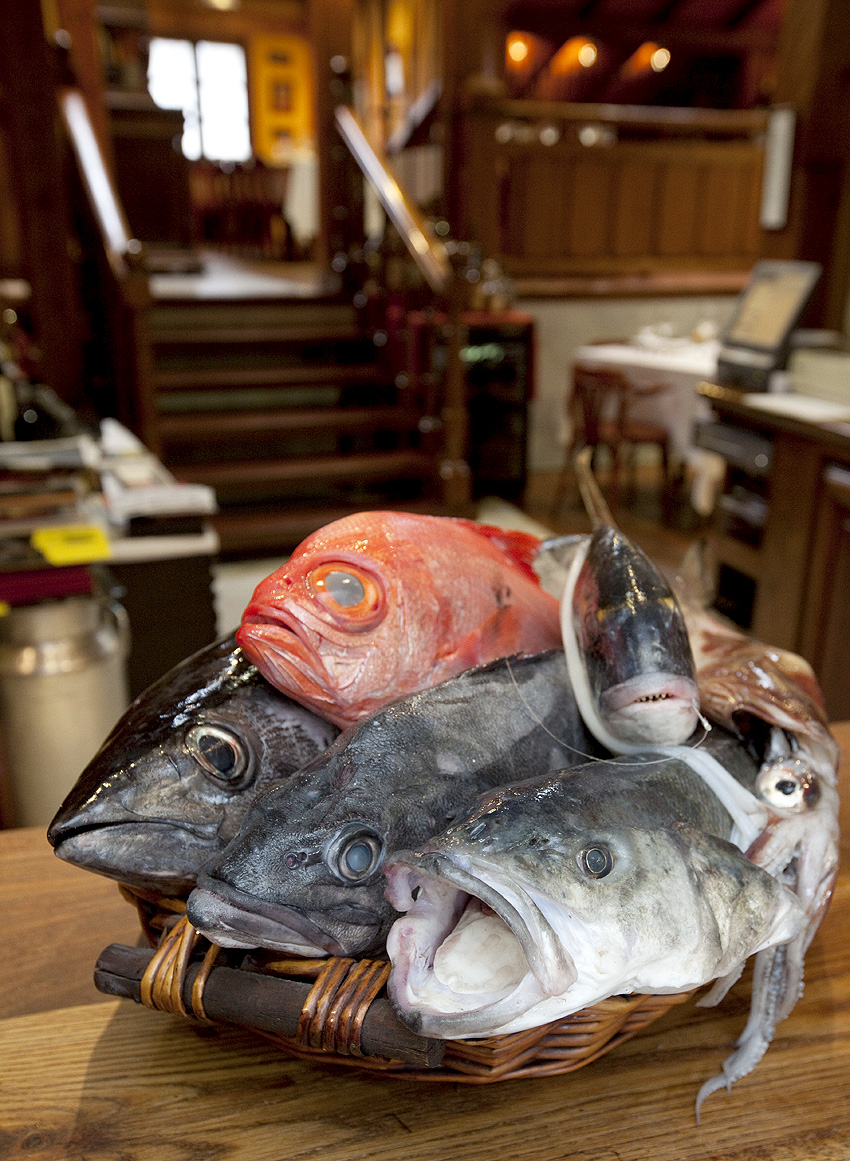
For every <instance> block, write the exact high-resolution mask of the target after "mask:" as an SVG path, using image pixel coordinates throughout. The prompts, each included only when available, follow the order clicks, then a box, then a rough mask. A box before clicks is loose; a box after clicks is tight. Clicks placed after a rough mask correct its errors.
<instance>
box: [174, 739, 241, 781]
mask: <svg viewBox="0 0 850 1161" xmlns="http://www.w3.org/2000/svg"><path fill="white" fill-rule="evenodd" d="M186 748H187V749H188V751H189V753H190V754H191V755H192V757H193V758H194V759H195V761H196V762H198V763H199V765H201V766H202V767H203V768H204V770H205V772H206V773H207V774H208V775H209V776H210V777H211V778H212V780H213V781H214V782H217V783H218V784H219V785H220V786H223V787H225V788H226V789H227V790H238V789H242V787H244V786H245V785H247V783H248V781H249V777H248V775H249V766H250V760H249V754H248V752H247V750H246V749H245V746H244V745H243V743H242V740H241V739H240V738H238V737H237V736H236V735H235V734H232V733H231V732H230V731H229V730H225V729H222V727H221V726H195V727H194V729H191V730H190V731H189V733H188V734H187V735H186Z"/></svg>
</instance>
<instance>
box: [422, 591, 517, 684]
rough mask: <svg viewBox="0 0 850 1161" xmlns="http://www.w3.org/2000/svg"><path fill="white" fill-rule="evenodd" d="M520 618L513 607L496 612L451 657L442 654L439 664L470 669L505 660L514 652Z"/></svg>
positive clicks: (463, 641)
mask: <svg viewBox="0 0 850 1161" xmlns="http://www.w3.org/2000/svg"><path fill="white" fill-rule="evenodd" d="M520 629H521V621H520V615H519V613H518V612H517V609H516V607H515V606H514V605H507V606H505V607H503V608H501V609H496V610H495V611H494V612H493V613H491V614H490V616H489V617H488V618H487V620H486V621H483V622H482V623H481V624H480V625H479V626H478V627H477V628H476V629H474V630H473V631H472V632H471V633H470V634H469V635H468V636H467V637H464V639H463V640H462V641H461V642H460V643H459V644H458V646H457V648H456V649H453V650H452V651H451V653H444V654H442V655H441V657H440V661H443V662H451V663H452V664H453V665H454V664H457V665H459V666H460V667H461V668H462V669H472V668H473V667H474V666H477V665H481V664H482V663H483V662H485V661H489V660H490V659H491V658H492V657H505V656H507V655H508V654H512V653H515V652H516V651H517V646H516V642H517V639H518V637H519V634H520Z"/></svg>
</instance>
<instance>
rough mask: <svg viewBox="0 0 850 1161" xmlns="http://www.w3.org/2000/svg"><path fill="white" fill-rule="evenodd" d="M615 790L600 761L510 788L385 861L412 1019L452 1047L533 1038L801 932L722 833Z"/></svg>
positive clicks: (396, 991) (697, 978) (778, 890)
mask: <svg viewBox="0 0 850 1161" xmlns="http://www.w3.org/2000/svg"><path fill="white" fill-rule="evenodd" d="M600 778H601V779H604V780H606V781H610V782H611V784H610V785H609V786H608V787H607V791H606V792H605V793H604V794H599V793H597V792H596V791H595V790H594V789H593V787H592V785H591V784H592V783H593V782H594V781H596V780H598V779H600ZM611 780H613V781H611ZM571 782H572V783H574V784H573V785H572V786H571ZM616 783H617V772H616V768H615V767H614V766H613V764H611V763H600V764H599V766H598V767H597V768H594V769H593V770H592V771H588V770H587V769H586V768H577V769H576V770H575V771H573V772H571V773H567V774H561V775H555V776H552V777H551V778H548V779H541V780H535V781H533V782H528V783H525V784H519V785H517V786H516V787H514V788H507V789H504V790H501V791H497V792H495V793H493V794H491V795H489V796H487V797H486V798H484V799H483V800H482V801H481V803H480V804H479V806H478V807H477V809H476V810H474V811H473V812H472V813H471V814H470V815H469V816H468V817H467V818H466V819H465V820H464V821H463V822H459V823H457V824H456V825H454V826H452V827H451V828H450V829H448V830H447V831H446V832H445V833H444V834H443V835H442V836H441V837H439V838H437V839H435V840H432V841H431V842H429V843H428V844H427V846H426V847H424V848H423V849H422V850H421V851H420V852H418V853H410V852H401V853H398V854H396V855H395V856H393V858H392V859H391V860H389V861H388V864H387V867H386V877H387V880H388V888H387V897H388V899H389V901H390V902H391V903H392V904H393V906H394V907H395V908H396V909H397V910H399V911H403V912H405V914H404V915H403V917H402V918H400V919H398V920H397V921H396V923H395V924H394V925H393V928H392V930H391V932H390V935H389V937H388V940H387V950H388V952H389V955H390V958H391V960H392V964H393V968H392V974H391V977H390V983H389V991H390V995H391V998H392V1000H393V1002H394V1004H395V1006H396V1008H397V1010H398V1012H399V1015H400V1016H401V1018H402V1019H403V1020H404V1021H405V1022H407V1023H408V1024H409V1025H410V1026H411V1027H413V1028H415V1029H416V1030H418V1031H420V1032H421V1033H422V1034H424V1035H429V1036H438V1037H445V1038H461V1039H462V1038H465V1037H473V1036H489V1035H494V1034H500V1033H505V1032H515V1031H520V1030H522V1029H525V1028H530V1027H535V1026H538V1025H540V1024H544V1023H547V1022H549V1021H551V1020H555V1019H558V1018H561V1017H563V1016H566V1015H568V1014H570V1013H572V1012H575V1011H578V1010H579V1009H581V1008H584V1007H586V1006H587V1005H589V1004H594V1003H598V1002H599V1001H600V1000H602V999H605V998H607V997H609V996H612V995H617V994H623V993H630V992H679V991H687V990H690V989H693V988H696V987H697V986H699V985H701V984H703V983H706V982H708V981H709V980H712V979H714V978H715V977H717V976H719V975H724V974H726V973H727V972H729V971H730V970H732V969H733V968H735V967H736V966H737V965H740V964H742V963H743V961H744V960H745V959H746V958H747V956H749V955H750V954H752V953H753V952H755V951H758V950H759V949H760V948H763V947H766V946H770V945H772V944H774V943H777V942H783V941H785V940H787V939H789V938H791V937H792V936H793V935H794V934H795V932H796V931H797V930H798V929H799V926H800V922H801V909H800V907H799V904H798V903H797V901H796V899H795V898H794V897H793V896H792V895H791V893H790V892H789V891H788V890H786V888H784V887H783V886H781V885H780V884H778V883H777V882H776V881H775V880H774V879H773V878H771V877H770V876H769V875H768V874H766V873H765V872H764V871H761V870H760V869H759V868H757V867H755V866H754V865H753V864H751V863H749V862H748V861H747V860H746V858H744V856H743V855H742V854H741V852H740V851H738V850H737V849H736V848H735V847H733V846H731V845H730V844H729V843H728V842H726V841H725V840H724V839H722V838H719V837H717V836H716V835H713V834H709V833H706V832H705V831H703V830H700V829H698V828H697V827H696V826H694V825H691V824H690V823H688V822H686V821H682V820H678V821H674V820H671V819H669V818H668V819H666V820H665V824H664V825H662V826H658V825H654V824H653V819H652V818H651V817H650V814H651V813H652V812H651V811H650V812H647V811H646V810H642V809H641V808H640V807H639V806H637V805H636V804H635V801H634V799H633V798H632V799H631V800H630V797H629V795H628V794H625V795H624V794H622V788H618V786H617V784H616ZM588 791H589V793H588ZM609 793H610V795H611V796H613V799H617V798H621V799H623V803H622V806H623V807H624V809H620V810H618V809H617V808H616V806H615V805H614V804H613V802H612V797H609ZM606 799H607V802H608V804H609V805H608V807H606V806H604V803H605V800H606ZM606 815H607V816H608V818H607V820H606ZM618 815H619V817H617V816H618ZM628 815H631V816H632V817H631V820H629V819H628V817H627V816H628Z"/></svg>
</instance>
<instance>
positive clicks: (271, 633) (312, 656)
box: [236, 610, 328, 706]
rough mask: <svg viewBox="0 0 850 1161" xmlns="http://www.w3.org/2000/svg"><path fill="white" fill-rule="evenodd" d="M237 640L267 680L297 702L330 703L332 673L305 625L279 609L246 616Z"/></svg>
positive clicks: (238, 631)
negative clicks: (312, 641)
mask: <svg viewBox="0 0 850 1161" xmlns="http://www.w3.org/2000/svg"><path fill="white" fill-rule="evenodd" d="M236 640H237V641H238V642H239V644H240V645H241V646H242V648H243V649H244V650H245V653H246V655H247V656H248V658H249V659H250V660H251V661H252V662H253V663H254V665H256V667H257V668H258V669H259V671H260V673H262V675H263V677H265V678H266V680H267V681H270V682H271V683H272V685H274V686H276V687H277V689H279V690H281V692H282V693H286V694H289V695H290V696H291V697H293V698H294V699H295V700H296V701H301V702H303V701H305V700H306V699H307V698H309V700H310V701H315V702H318V703H319V704H321V705H323V706H324V705H326V704H327V696H326V694H325V690H326V689H327V686H328V674H327V670H326V669H325V666H324V665H323V663H322V659H321V658H320V656H319V654H318V651H317V650H316V648H315V647H314V646H313V645H312V644H311V642H310V641H309V640H307V639H306V637H305V635H304V627H303V625H302V624H301V623H300V622H299V621H298V620H297V619H295V618H293V619H291V620H290V619H289V618H287V616H286V614H285V613H283V612H279V611H278V610H270V611H269V612H268V613H266V612H262V611H257V612H251V613H250V614H249V615H246V617H245V619H244V620H243V622H242V625H241V627H240V628H239V629H238V630H237V632H236Z"/></svg>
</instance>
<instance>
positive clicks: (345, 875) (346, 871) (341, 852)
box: [325, 822, 384, 883]
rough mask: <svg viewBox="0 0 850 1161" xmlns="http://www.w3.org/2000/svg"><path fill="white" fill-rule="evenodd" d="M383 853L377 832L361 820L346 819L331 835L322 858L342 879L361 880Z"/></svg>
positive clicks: (371, 871) (372, 868)
mask: <svg viewBox="0 0 850 1161" xmlns="http://www.w3.org/2000/svg"><path fill="white" fill-rule="evenodd" d="M383 853H384V844H383V841H382V839H381V836H380V835H379V834H378V833H377V832H376V831H374V830H373V829H372V828H371V827H370V826H366V825H365V824H364V823H359V822H355V823H348V824H347V825H346V826H343V827H341V828H340V830H338V831H337V833H336V835H334V837H333V839H332V840H331V842H330V844H329V845H328V848H327V851H326V853H325V862H326V863H327V865H328V867H329V868H330V870H331V871H332V872H333V873H334V875H336V877H337V878H338V879H341V880H342V882H343V883H362V882H363V881H364V880H365V879H368V878H369V876H370V875H371V874H372V873H373V872H374V871H376V870H377V869H378V867H379V866H380V863H381V859H382V857H383Z"/></svg>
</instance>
